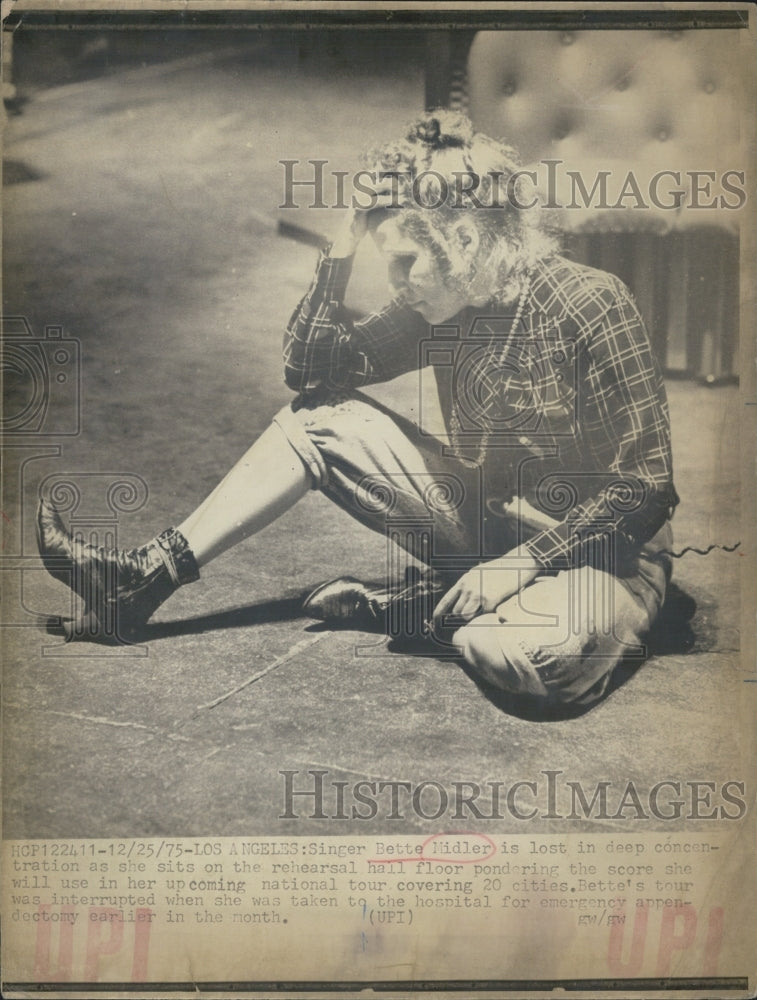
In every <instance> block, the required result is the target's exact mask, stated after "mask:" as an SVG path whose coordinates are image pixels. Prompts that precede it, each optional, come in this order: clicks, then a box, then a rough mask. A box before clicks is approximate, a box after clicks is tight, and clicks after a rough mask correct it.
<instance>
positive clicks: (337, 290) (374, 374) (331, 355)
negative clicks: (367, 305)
mask: <svg viewBox="0 0 757 1000" xmlns="http://www.w3.org/2000/svg"><path fill="white" fill-rule="evenodd" d="M352 263H353V258H351V257H347V258H334V257H329V256H328V250H324V251H322V252H321V254H320V257H319V260H318V265H317V267H316V272H315V277H314V278H313V281H312V284H311V285H310V288H309V290H308V292H307V294H306V295H305V296H304V298H303V299H302V300H301V302H300V303H299V305H298V306H297V308H296V309H295V310H294V312H293V314H292V317H291V319H290V321H289V324H288V326H287V329H286V333H285V335H284V378H285V381H286V384H287V385H288V386H289V388H290V389H293V390H294V391H295V392H300V393H308V392H313V391H315V390H316V389H320V388H327V389H335V390H339V389H346V388H359V387H361V386H365V385H370V384H371V383H375V382H385V381H388V380H389V379H391V378H394V377H395V376H397V375H401V374H403V373H404V372H407V371H411V370H413V369H414V368H417V367H418V365H419V344H420V341H421V340H422V339H423V338H424V337H425V336H428V332H429V328H428V324H427V323H426V321H425V320H424V319H423V317H422V316H420V314H419V313H417V312H414V311H413V310H412V309H409V308H408V307H407V306H402V305H400V304H399V303H398V302H396V301H395V302H391V303H390V304H389V305H387V306H385V307H384V308H383V309H381V310H380V311H378V312H374V313H371V314H370V315H367V316H365V317H363V318H362V319H359V320H357V321H354V322H353V321H352V320H351V318H350V315H349V313H348V311H347V310H346V309H345V307H344V297H345V293H346V290H347V284H348V282H349V279H350V274H351V272H352Z"/></svg>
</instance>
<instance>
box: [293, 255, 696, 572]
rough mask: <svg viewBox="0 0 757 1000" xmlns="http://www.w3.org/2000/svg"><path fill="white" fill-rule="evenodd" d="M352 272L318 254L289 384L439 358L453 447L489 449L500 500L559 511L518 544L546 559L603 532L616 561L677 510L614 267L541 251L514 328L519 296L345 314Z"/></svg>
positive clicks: (648, 360) (555, 561) (359, 376)
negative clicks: (456, 311) (444, 316)
mask: <svg viewBox="0 0 757 1000" xmlns="http://www.w3.org/2000/svg"><path fill="white" fill-rule="evenodd" d="M351 268H352V260H351V258H347V259H341V258H330V257H329V256H328V255H327V252H324V253H322V254H321V258H320V260H319V262H318V267H317V270H316V274H315V278H314V280H313V283H312V285H311V287H310V289H309V291H308V292H307V294H306V295H305V297H304V298H303V299H302V301H301V302H300V304H299V305H298V307H297V308H296V309H295V311H294V313H293V315H292V318H291V320H290V323H289V326H288V328H287V332H286V335H285V339H284V362H285V378H286V382H287V385H288V386H289V387H290V388H291V389H294V390H295V391H297V392H300V393H302V394H304V395H308V394H309V393H312V392H314V391H316V390H321V389H324V388H325V389H327V390H344V389H350V388H359V387H361V386H365V385H369V384H371V383H376V382H382V381H387V380H388V379H391V378H394V377H395V376H397V375H400V374H402V373H404V372H407V371H411V370H413V369H417V368H419V366H421V365H423V364H428V363H434V358H435V357H436V358H438V357H440V356H442V357H443V358H444V359H445V360H444V361H443V362H442V363H441V365H440V366H439V368H438V369H437V372H436V373H437V380H438V382H439V385H440V399H441V401H442V409H443V411H444V412H445V419H446V420H447V424H448V429H449V428H451V427H452V426H453V427H454V436H453V440H454V437H456V438H457V448H456V450H457V451H458V454H460V456H461V457H463V456H464V455H467V457H469V458H471V457H474V456H476V454H481V453H482V451H483V465H484V469H485V471H486V473H487V478H488V479H489V481H490V482H491V483H494V484H495V487H494V490H495V495H498V496H499V497H500V498H501V499H502V500H503V501H504V502H507V501H508V500H511V499H512V498H513V497H521V498H523V499H526V500H528V502H529V503H530V504H532V506H534V507H536V508H537V509H538V510H541V511H542V512H544V513H546V514H548V515H549V516H550V517H551V518H553V519H554V521H555V522H556V523H555V526H554V527H549V528H547V529H545V530H542V531H540V532H539V533H538V534H536V535H535V537H533V538H532V539H530V540H529V541H528V542H527V543H526V544H527V547H528V549H529V551H530V552H531V554H532V555H533V557H534V558H535V559H536V561H537V562H538V563H539V564H540V565H541V566H542V567H543V568H545V569H559V568H564V567H569V566H574V565H576V561H577V560H580V559H581V558H582V553H587V552H588V550H589V547H590V546H591V545H592V544H593V545H596V544H597V542H596V539H597V538H601V539H609V540H611V542H612V545H613V549H614V551H615V552H616V553H620V554H621V557H620V558H621V561H622V558H623V555H626V554H627V555H631V556H633V555H635V554H637V553H638V552H639V550H640V549H641V547H642V546H643V545H645V544H646V543H648V542H649V541H650V540H651V539H652V538H653V536H654V535H655V534H656V533H657V532H658V531H659V530H660V528H662V527H663V525H664V524H665V523H666V521H667V520H668V519H669V518H670V517H671V516H672V513H673V509H674V507H675V505H676V504H677V502H678V497H677V495H676V492H675V489H674V487H673V479H672V460H671V451H670V425H669V416H668V405H667V399H666V395H665V388H664V384H663V381H662V377H661V374H660V371H659V368H658V366H657V363H656V361H655V359H654V357H653V355H652V351H651V348H650V344H649V339H648V336H647V333H646V330H645V327H644V323H643V320H642V318H641V316H640V314H639V311H638V309H637V307H636V305H635V303H634V301H633V298H632V296H631V294H630V292H629V291H628V289H627V288H626V286H625V285H624V284H623V283H622V282H621V281H620V280H619V279H618V278H616V277H615V276H614V275H611V274H607V273H605V272H603V271H598V270H595V269H593V268H589V267H586V266H584V265H581V264H577V263H574V262H572V261H569V260H567V259H565V258H563V257H560V256H553V257H549V258H546V259H544V260H542V261H540V262H539V263H538V264H537V265H536V267H535V268H534V269H533V271H532V272H531V275H530V283H529V285H528V287H527V292H526V299H525V302H524V303H523V310H522V316H521V319H520V323H519V324H518V326H517V328H515V329H512V325H513V315H514V313H515V307H512V309H510V310H509V315H507V314H506V312H507V311H506V310H499V311H496V310H493V309H491V308H489V309H487V308H483V309H481V308H476V309H466V310H464V311H463V312H462V313H461V314H460V315H459V316H457V317H455V318H454V319H453V320H450V321H449V322H448V323H445V324H444V325H443V326H442V327H440V328H435V329H432V328H431V327H430V326H429V324H428V323H427V322H426V321H425V320H424V319H423V317H422V316H420V314H419V313H417V312H415V311H414V310H412V309H410V308H408V307H406V306H402V305H400V304H399V303H397V302H392V303H390V304H389V305H387V306H386V307H384V308H383V309H381V310H380V311H378V312H376V313H373V314H371V315H369V316H366V317H365V318H363V319H360V320H358V321H357V322H351V321H350V319H349V316H348V314H347V312H346V310H345V308H344V305H343V302H344V296H345V292H346V288H347V283H348V280H349V277H350V273H351ZM444 348H447V350H446V351H445V350H444ZM445 400H446V405H445ZM496 484H498V487H497V485H496ZM497 490H498V492H497ZM652 547H654V545H653V546H652ZM595 552H596V549H595ZM593 558H596V556H594V557H593ZM615 558H616V561H617V558H618V556H617V555H616V557H615Z"/></svg>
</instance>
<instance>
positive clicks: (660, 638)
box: [647, 583, 701, 656]
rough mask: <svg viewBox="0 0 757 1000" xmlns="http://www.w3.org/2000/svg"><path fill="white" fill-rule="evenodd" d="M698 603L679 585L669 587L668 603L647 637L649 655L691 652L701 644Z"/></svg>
mask: <svg viewBox="0 0 757 1000" xmlns="http://www.w3.org/2000/svg"><path fill="white" fill-rule="evenodd" d="M696 611H697V602H696V601H695V600H694V598H693V597H692V596H691V595H690V594H687V593H686V591H684V590H681V588H680V587H679V586H678V584H676V583H670V584H669V585H668V591H667V594H666V597H665V603H664V604H663V606H662V608H661V609H660V613H659V615H658V616H657V619H656V621H655V623H654V625H653V626H652V628H651V630H650V632H649V635H648V637H647V649H648V654H649V656H666V655H667V656H669V655H671V654H673V653H678V654H682V653H690V652H693V651H695V650H696V648H697V646H698V645H699V644H700V643H701V637H700V636H698V635H697V632H696V631H695V628H694V624H695V623H694V616H695V615H696Z"/></svg>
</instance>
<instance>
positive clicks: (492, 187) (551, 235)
mask: <svg viewBox="0 0 757 1000" xmlns="http://www.w3.org/2000/svg"><path fill="white" fill-rule="evenodd" d="M363 161H364V163H365V165H366V166H367V167H368V168H369V169H370V170H372V171H375V172H376V173H378V174H383V175H393V176H397V177H398V179H399V181H400V182H401V188H400V189H401V191H402V195H401V198H400V200H399V202H398V205H399V207H400V208H401V214H400V217H399V223H400V225H401V227H402V228H403V229H404V230H405V231H406V232H407V234H408V235H409V236H411V237H412V238H413V239H415V240H416V242H418V243H420V244H422V245H424V246H428V247H429V248H431V249H432V251H433V252H434V254H435V256H436V258H437V260H438V262H439V266H440V269H441V271H442V273H443V275H444V278H445V281H446V282H447V283H448V284H449V285H450V286H451V287H456V288H461V289H464V290H466V291H467V290H468V289H469V288H470V287H471V285H472V282H473V280H474V278H478V279H479V282H480V276H481V275H480V268H481V266H482V265H481V264H479V267H478V268H477V270H476V273H475V274H474V273H472V272H471V271H470V270H468V271H461V270H460V268H459V266H456V265H455V264H453V260H454V258H455V255H454V253H453V252H452V250H451V244H450V239H451V236H452V233H453V230H454V227H455V226H456V225H457V224H458V223H459V222H460V219H461V213H465V214H466V215H467V216H469V217H472V218H473V219H474V220H475V223H476V226H477V229H478V232H479V236H480V240H481V253H480V254H479V256H478V260H479V261H483V262H484V264H483V266H485V267H486V269H487V271H488V275H487V276H488V278H489V285H490V288H491V296H492V299H493V300H494V301H497V302H499V303H502V304H506V303H509V302H511V301H512V300H513V298H515V297H516V296H517V294H518V291H519V289H520V287H521V284H522V278H523V275H524V273H525V272H527V271H528V270H529V269H530V268H531V267H532V266H533V265H534V263H535V262H536V261H537V260H539V259H540V258H542V257H546V256H549V255H550V254H552V253H554V252H556V250H557V249H558V241H557V238H556V233H555V232H554V230H551V229H550V227H549V226H548V225H547V224H546V222H545V220H544V217H543V215H542V213H541V211H540V208H539V205H538V203H536V199H534V198H533V193H531V199H530V202H529V201H528V199H527V197H526V194H525V192H524V183H525V182H524V181H523V177H522V176H521V175H520V174H519V171H520V170H521V164H520V162H519V158H518V154H517V153H516V152H515V150H514V149H512V147H510V146H508V145H507V144H506V143H505V142H503V141H499V140H496V139H492V138H490V137H489V136H487V135H484V134H483V133H481V132H476V131H475V129H474V128H473V124H472V122H471V121H470V119H469V118H468V117H467V116H466V115H464V114H462V113H460V112H457V111H447V110H437V111H430V112H427V113H426V114H425V115H423V116H421V117H420V118H418V119H416V120H415V121H414V122H412V123H411V124H410V125H409V126H408V128H407V130H406V132H405V134H404V136H403V137H402V138H401V139H397V140H395V141H393V142H390V143H388V144H386V145H384V146H381V147H377V148H374V149H371V150H370V151H368V152H367V153H366V154H365V156H364V157H363Z"/></svg>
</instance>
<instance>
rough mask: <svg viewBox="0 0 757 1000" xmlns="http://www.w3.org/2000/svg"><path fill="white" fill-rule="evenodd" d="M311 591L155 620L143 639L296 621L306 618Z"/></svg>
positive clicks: (142, 636) (148, 639)
mask: <svg viewBox="0 0 757 1000" xmlns="http://www.w3.org/2000/svg"><path fill="white" fill-rule="evenodd" d="M308 593H309V591H307V590H306V591H303V592H302V593H298V594H296V595H292V596H290V597H282V598H278V599H277V600H273V601H262V602H261V603H260V604H247V605H244V606H243V607H238V608H229V609H227V610H226V611H214V612H213V613H212V614H209V615H198V616H197V617H196V618H183V619H181V620H180V621H173V622H152V623H150V624H148V625H145V627H144V628H143V629H142V631H141V633H140V637H139V641H140V642H150V641H152V640H155V639H170V638H172V637H174V636H179V635H200V634H201V633H203V632H217V631H220V630H223V629H230V628H249V627H250V626H252V625H267V624H270V623H272V622H283V621H293V620H295V619H297V618H302V617H303V614H302V603H303V601H304V599H305V597H307V595H308Z"/></svg>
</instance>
